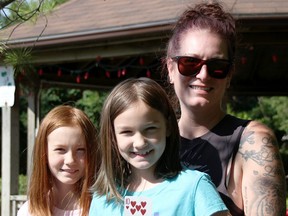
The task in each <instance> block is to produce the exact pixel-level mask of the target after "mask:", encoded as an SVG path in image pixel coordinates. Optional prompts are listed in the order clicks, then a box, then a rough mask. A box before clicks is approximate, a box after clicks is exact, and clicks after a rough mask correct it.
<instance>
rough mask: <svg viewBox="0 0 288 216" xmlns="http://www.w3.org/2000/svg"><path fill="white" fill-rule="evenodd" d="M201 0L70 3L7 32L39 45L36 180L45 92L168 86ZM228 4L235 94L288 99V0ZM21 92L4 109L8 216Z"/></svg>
mask: <svg viewBox="0 0 288 216" xmlns="http://www.w3.org/2000/svg"><path fill="white" fill-rule="evenodd" d="M196 2H199V1H193V0H180V1H179V0H169V1H168V0H153V1H140V0H138V1H136V0H134V1H132V0H121V1H120V0H103V1H95V0H70V1H68V2H66V3H64V4H63V5H60V6H59V7H57V8H56V9H55V10H54V11H53V12H52V13H51V14H48V15H46V16H41V17H39V19H38V20H37V22H36V23H35V24H31V23H29V22H26V23H24V24H22V25H20V26H18V27H17V28H15V29H13V27H10V28H7V29H4V30H2V31H1V32H0V38H1V41H2V42H4V43H5V44H6V45H7V46H8V48H9V49H18V48H31V50H32V55H33V59H32V62H31V63H32V64H33V66H34V68H36V71H37V73H36V74H33V76H31V77H30V78H31V80H30V81H32V83H33V84H35V86H36V87H35V88H31V89H30V92H29V96H28V110H27V112H28V137H27V139H28V141H27V143H28V147H27V148H28V151H27V152H28V157H27V158H28V163H27V164H28V166H27V170H28V175H29V173H30V167H31V161H30V158H31V152H32V148H33V144H34V138H35V134H36V129H37V125H38V122H39V117H38V112H37V110H38V102H37V95H38V92H39V89H41V88H49V87H55V86H65V87H67V88H85V89H103V88H111V87H113V86H114V85H115V84H117V83H118V82H119V81H121V80H123V79H126V78H127V77H135V76H148V77H151V78H152V79H155V80H157V81H159V82H160V81H161V78H160V75H159V69H160V65H161V64H160V63H161V57H162V56H163V55H164V51H165V46H166V42H167V38H168V36H169V33H170V30H171V28H172V25H173V24H174V22H175V20H176V19H177V17H178V16H179V14H180V13H181V12H182V11H183V10H184V9H185V8H186V7H187V6H188V5H190V4H194V3H196ZM222 2H223V4H224V7H225V8H227V9H228V11H230V12H231V13H232V14H233V16H234V17H235V18H236V19H237V29H238V31H239V35H240V36H241V37H240V40H239V45H238V52H237V55H238V61H237V62H236V73H235V76H234V78H233V80H232V83H231V89H230V92H229V93H230V94H233V95H288V85H287V82H288V62H287V59H288V53H287V50H288V49H287V48H288V1H287V0H279V1H275V2H273V1H266V0H263V1H257V0H251V1H237V0H234V1H232V0H224V1H222ZM11 33H12V34H11ZM2 64H3V61H2ZM26 75H27V74H26ZM32 77H33V79H32ZM18 94H19V92H17V90H16V94H15V101H16V102H15V105H14V106H13V107H3V108H2V198H1V199H2V209H1V212H2V215H14V214H15V207H13V208H11V206H12V204H11V203H15V200H17V196H15V195H17V194H18V188H17V184H18V170H19V165H18V164H19V159H18V158H19V132H17V131H19V124H18V123H17V121H18V109H19V104H18V103H17V98H18ZM6 123H9V124H6ZM3 125H5V127H4V126H3ZM11 131H13V134H12V132H11ZM4 146H5V147H4ZM4 155H5V156H4ZM3 156H4V157H3Z"/></svg>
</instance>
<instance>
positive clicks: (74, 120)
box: [28, 105, 99, 216]
mask: <svg viewBox="0 0 288 216" xmlns="http://www.w3.org/2000/svg"><path fill="white" fill-rule="evenodd" d="M63 126H72V127H79V128H81V130H82V133H83V136H84V137H85V143H86V149H87V151H86V166H85V172H84V176H83V177H82V178H81V179H80V180H79V181H78V182H77V183H76V185H75V188H74V191H72V193H73V194H74V195H76V196H77V197H79V206H80V208H81V211H82V215H83V216H84V215H85V216H86V215H88V213H89V208H90V203H91V195H90V193H89V188H90V187H91V185H92V184H93V180H94V175H95V172H96V171H97V170H96V169H97V168H98V165H97V163H96V162H97V160H99V158H98V157H99V156H98V154H97V141H96V139H97V131H96V128H95V126H94V124H93V123H92V122H91V121H90V119H89V118H88V116H87V115H86V114H85V113H84V112H83V111H81V110H80V109H77V108H75V107H72V106H69V105H60V106H57V107H55V108H54V109H52V110H51V111H50V112H49V113H48V114H47V115H46V116H45V117H44V119H43V120H42V122H41V125H40V127H39V131H38V133H37V137H36V141H35V145H34V149H33V169H32V173H31V177H30V182H29V187H28V199H29V213H30V214H31V215H35V216H40V215H41V216H42V215H45V216H51V215H52V209H53V197H52V193H51V189H52V186H53V176H52V174H51V172H50V169H49V167H48V157H47V144H48V143H47V137H48V135H49V134H50V133H51V132H52V131H54V130H55V129H57V128H59V127H63Z"/></svg>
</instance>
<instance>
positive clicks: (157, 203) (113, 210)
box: [89, 169, 227, 216]
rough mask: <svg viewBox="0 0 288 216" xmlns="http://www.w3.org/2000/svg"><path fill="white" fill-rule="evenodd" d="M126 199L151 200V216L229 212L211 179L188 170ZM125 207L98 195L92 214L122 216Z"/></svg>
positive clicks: (187, 215)
mask: <svg viewBox="0 0 288 216" xmlns="http://www.w3.org/2000/svg"><path fill="white" fill-rule="evenodd" d="M126 196H134V197H137V198H139V197H146V198H149V200H150V201H151V203H152V204H151V205H150V206H149V208H150V207H151V206H152V213H151V214H150V216H176V215H177V216H178V215H181V216H201V215H203V216H204V215H205V216H207V215H212V214H213V213H216V212H219V211H226V210H227V207H226V206H225V204H224V203H223V201H222V200H221V198H220V195H219V194H218V192H217V190H216V188H215V186H214V184H213V183H212V182H211V180H210V177H209V176H208V175H207V174H205V173H202V172H199V171H196V170H188V169H187V170H184V171H182V172H181V173H180V174H179V175H178V176H177V177H175V178H173V179H167V180H165V181H163V182H162V183H160V184H157V185H156V186H155V187H153V188H151V189H148V190H145V191H141V192H130V191H127V192H126ZM125 205H126V204H124V205H120V204H118V205H117V204H116V203H115V202H110V203H107V202H106V196H97V194H94V195H93V199H92V203H91V206H90V212H89V215H90V216H97V215H109V216H122V215H125V214H124V208H126V207H127V206H125ZM124 206H125V207H124ZM140 207H141V206H140V205H139V208H140ZM138 214H139V215H140V213H138ZM145 215H146V214H145Z"/></svg>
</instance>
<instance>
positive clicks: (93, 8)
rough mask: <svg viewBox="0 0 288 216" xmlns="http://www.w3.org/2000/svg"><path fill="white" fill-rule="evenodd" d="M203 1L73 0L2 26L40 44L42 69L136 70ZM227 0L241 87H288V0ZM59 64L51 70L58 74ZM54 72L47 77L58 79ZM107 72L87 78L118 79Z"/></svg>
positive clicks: (151, 61) (278, 90)
mask: <svg viewBox="0 0 288 216" xmlns="http://www.w3.org/2000/svg"><path fill="white" fill-rule="evenodd" d="M196 2H199V1H191V0H153V1H140V0H101V1H100V0H97V1H95V0H70V1H68V2H66V3H64V4H62V5H60V6H59V7H57V8H56V9H55V10H54V11H53V12H52V13H51V14H48V15H46V16H41V17H40V18H39V19H38V20H37V22H36V23H35V24H32V23H31V22H26V23H23V24H21V25H20V26H18V27H17V28H14V29H13V27H10V28H7V29H5V30H2V31H1V32H0V38H2V39H3V40H4V41H6V42H7V44H8V45H9V46H10V47H11V48H15V47H33V54H34V60H33V62H34V64H35V65H36V66H38V67H39V68H40V67H43V68H46V69H47V68H48V66H47V65H50V66H51V67H52V66H53V67H54V66H55V65H57V66H56V67H58V69H59V68H62V69H64V70H65V69H67V68H69V70H70V74H71V73H72V72H73V73H74V74H75V73H76V74H77V73H84V71H85V70H84V68H85V67H86V68H88V69H91V67H92V66H91V64H95V63H96V64H97V65H98V66H103V67H102V69H103V71H102V73H105V71H106V72H107V70H108V69H107V68H109V67H106V68H105V65H106V66H107V65H108V66H113V65H116V67H115V68H112V69H111V67H110V70H111V71H113V70H114V71H115V73H116V71H119V70H120V69H121V70H122V69H125V70H126V69H127V68H129V66H132V68H133V67H134V69H131V70H133V73H134V74H135V71H136V70H138V72H139V70H144V69H145V70H147V69H151V68H152V66H153V65H155V64H157V62H158V63H159V57H160V56H161V55H162V54H163V51H164V50H165V43H166V40H167V38H168V34H169V32H170V29H171V26H172V24H173V23H174V22H175V20H176V19H177V17H178V16H179V14H180V13H181V12H182V11H183V10H184V9H185V8H186V7H187V6H188V5H190V4H194V3H196ZM222 2H223V5H224V7H225V8H227V9H228V11H230V12H231V13H232V14H233V15H234V17H235V18H236V19H237V24H238V30H239V32H240V33H241V36H242V41H241V43H240V44H239V49H238V50H239V52H238V55H239V62H238V67H237V70H238V72H239V73H238V74H239V75H236V77H237V76H238V77H237V79H236V81H234V84H235V85H234V86H235V88H234V90H235V92H242V93H244V92H245V93H248V92H253V93H254V94H260V93H261V94H262V93H264V94H267V93H268V92H270V93H269V94H271V93H272V94H283V92H286V93H284V94H287V92H288V87H286V86H287V85H286V83H287V81H288V77H287V75H286V74H288V73H287V71H288V66H287V61H286V59H287V46H288V1H287V0H278V1H267V0H262V1H258V0H254V1H246V0H245V1H244V0H243V1H232V0H225V1H222ZM12 29H13V31H12ZM11 32H12V34H11ZM7 38H9V39H8V40H7ZM98 57H99V58H98ZM142 57H143V58H144V59H145V61H144V62H145V63H146V64H145V65H144V66H143V65H142V66H143V67H142V68H137V66H135V65H131V64H130V63H127V62H131V61H132V60H131V58H134V59H135V58H142ZM97 58H98V60H96V59H97ZM99 59H102V60H104V61H102V60H101V61H99ZM155 59H156V60H155ZM157 59H158V60H157ZM151 65H152V66H151ZM50 66H49V67H50ZM158 66H159V65H158ZM71 68H72V69H71ZM86 68H85V69H86ZM130 68H131V67H130ZM58 69H55V68H54V69H51V68H50V69H49V70H50V71H51V70H53V71H55V72H54V75H55V74H56V72H57V70H58ZM127 70H128V69H127ZM154 70H156V69H155V68H154ZM71 71H72V72H71ZM111 71H110V72H111ZM138 72H137V73H138ZM51 74H53V73H51V72H50V74H49V75H48V76H43V77H44V78H45V79H46V80H54V81H55V80H59V77H58V78H57V76H56V77H55V76H50V75H51ZM116 77H117V76H116ZM157 77H158V76H156V77H155V78H157ZM102 78H103V79H102ZM106 78H107V77H106ZM106 78H105V76H104V75H103V77H102V76H100V77H97V80H98V81H95V80H94V81H93V80H92V78H91V79H90V80H89V81H88V80H87V81H83V82H87V83H88V84H93V85H96V86H97V85H99V84H100V83H101V84H103V83H104V85H109V86H110V85H114V84H115V83H117V82H118V81H119V80H115V82H114V81H113V79H110V80H107V79H106ZM118 78H119V77H118ZM63 79H64V78H63ZM234 80H235V79H234ZM70 81H71V80H70V79H69V78H67V80H65V82H70ZM271 81H273V83H275V86H273V84H271ZM73 82H74V81H73ZM95 82H96V83H95ZM74 83H75V82H74ZM268 83H269V88H267V84H268ZM232 84H233V83H232ZM236 85H237V87H236ZM271 85H272V88H271Z"/></svg>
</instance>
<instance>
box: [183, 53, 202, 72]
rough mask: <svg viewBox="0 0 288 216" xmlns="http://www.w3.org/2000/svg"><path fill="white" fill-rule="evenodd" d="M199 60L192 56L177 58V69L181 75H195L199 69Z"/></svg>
mask: <svg viewBox="0 0 288 216" xmlns="http://www.w3.org/2000/svg"><path fill="white" fill-rule="evenodd" d="M200 63H201V60H200V59H196V58H192V57H181V58H179V59H178V70H179V72H180V73H181V74H182V75H183V76H195V75H196V74H197V73H198V72H199V71H200V69H201V64H200Z"/></svg>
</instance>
